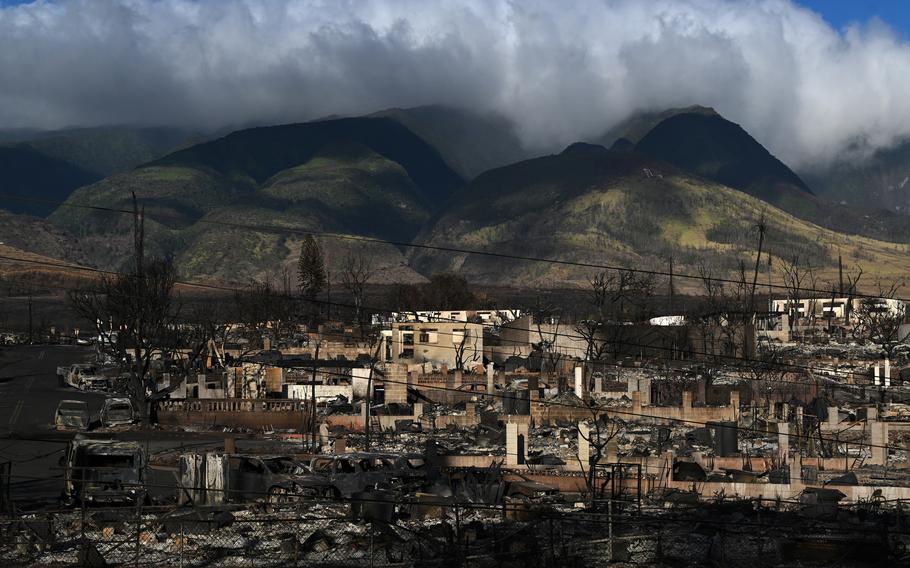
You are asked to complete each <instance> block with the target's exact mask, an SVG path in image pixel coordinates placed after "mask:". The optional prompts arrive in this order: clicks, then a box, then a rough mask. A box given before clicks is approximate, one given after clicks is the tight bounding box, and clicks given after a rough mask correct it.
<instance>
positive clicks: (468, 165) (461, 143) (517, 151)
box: [371, 105, 531, 179]
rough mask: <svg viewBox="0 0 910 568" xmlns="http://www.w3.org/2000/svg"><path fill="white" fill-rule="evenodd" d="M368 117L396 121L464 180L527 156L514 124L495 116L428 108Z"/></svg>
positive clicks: (462, 110) (384, 112)
mask: <svg viewBox="0 0 910 568" xmlns="http://www.w3.org/2000/svg"><path fill="white" fill-rule="evenodd" d="M371 116H380V117H387V118H391V119H393V120H396V121H398V122H400V123H401V124H402V125H404V126H405V127H407V128H408V129H409V130H411V131H412V132H414V133H415V134H417V135H418V136H420V137H421V138H423V139H424V140H425V141H426V142H427V143H429V144H430V145H432V146H433V147H434V148H436V149H437V150H438V151H439V153H440V155H441V156H442V157H443V159H444V160H445V161H446V163H447V164H449V166H450V167H451V168H452V169H454V170H455V171H457V172H458V173H459V174H460V175H461V176H462V177H463V178H465V179H471V178H474V177H476V176H477V175H478V174H480V173H481V172H484V171H486V170H489V169H492V168H497V167H499V166H504V165H507V164H511V163H514V162H518V161H520V160H525V159H527V158H530V157H531V154H530V153H529V151H528V150H526V149H525V148H524V146H523V145H522V143H521V140H519V139H518V135H517V134H516V133H515V127H514V125H513V124H512V123H511V122H509V121H508V119H506V118H504V117H502V116H499V115H495V114H482V113H475V112H472V111H468V110H464V109H458V108H454V107H447V106H442V105H429V106H422V107H415V108H407V109H400V108H395V109H389V110H385V111H381V112H378V113H375V114H373V115H371Z"/></svg>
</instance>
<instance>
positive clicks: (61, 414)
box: [54, 400, 91, 430]
mask: <svg viewBox="0 0 910 568" xmlns="http://www.w3.org/2000/svg"><path fill="white" fill-rule="evenodd" d="M90 424H91V417H90V415H89V411H88V404H87V403H85V402H84V401H81V400H61V401H60V404H58V405H57V410H56V412H54V427H55V428H56V429H57V430H87V429H88V428H89V425H90Z"/></svg>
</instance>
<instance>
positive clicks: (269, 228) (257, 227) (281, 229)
mask: <svg viewBox="0 0 910 568" xmlns="http://www.w3.org/2000/svg"><path fill="white" fill-rule="evenodd" d="M0 196H2V197H8V198H11V199H20V200H23V201H37V202H42V203H52V204H56V205H60V206H63V207H71V208H77V209H88V210H93V211H101V212H109V213H118V214H128V215H134V214H135V212H134V211H132V210H126V209H116V208H112V207H102V206H99V205H79V204H74V203H69V202H65V201H51V200H44V199H34V198H27V197H22V196H17V195H14V194H4V193H0ZM146 217H150V218H155V217H159V218H164V219H179V220H184V221H186V220H189V221H193V222H194V223H204V224H207V225H215V226H223V227H230V228H233V229H245V230H252V231H259V232H271V233H280V234H288V233H290V234H301V235H314V236H320V237H324V238H332V239H340V240H350V241H360V242H371V243H380V244H388V245H393V246H397V247H404V248H414V249H423V250H435V251H440V252H449V253H457V254H471V255H477V256H487V257H493V258H501V259H506V260H519V261H526V262H540V263H547V264H558V265H562V266H575V267H579V268H595V269H599V270H610V271H616V272H632V273H636V274H648V275H653V276H666V277H670V276H672V277H674V278H685V279H689V280H696V281H699V282H703V281H706V280H708V281H712V282H721V283H726V284H736V285H742V284H743V282H741V281H740V280H735V279H732V278H720V277H713V276H707V275H705V276H701V275H695V274H686V273H679V272H675V271H674V272H670V271H663V270H645V269H641V268H627V267H622V266H616V265H609V264H598V263H593V262H581V261H572V260H563V259H556V258H540V257H533V256H526V255H516V254H508V253H500V252H493V251H485V250H478V249H465V248H458V247H447V246H441V245H430V244H426V243H412V242H405V241H395V240H390V239H382V238H379V237H367V236H362V235H348V234H343V233H335V232H330V231H319V230H311V229H303V228H300V229H297V228H293V227H285V226H278V225H263V224H248V223H234V222H229V221H216V220H212V219H205V218H199V219H194V218H192V217H190V216H188V215H178V214H168V213H161V212H157V213H156V212H152V213H147V214H146ZM763 286H764V285H763ZM767 287H768V288H776V289H783V290H787V291H790V292H792V291H799V292H813V293H819V294H823V295H824V297H830V295H831V290H822V289H818V288H806V287H791V286H787V285H784V284H770V283H769V284H768V285H767ZM850 296H851V297H853V298H867V299H880V296H875V295H870V294H861V293H859V292H854V293H853V294H851V295H850ZM892 299H895V300H901V301H904V302H910V299H906V298H892Z"/></svg>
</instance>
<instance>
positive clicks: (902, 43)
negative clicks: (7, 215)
mask: <svg viewBox="0 0 910 568" xmlns="http://www.w3.org/2000/svg"><path fill="white" fill-rule="evenodd" d="M905 4H906V5H907V6H906V7H905ZM908 92H910V3H905V2H882V1H879V2H876V1H871V2H868V1H864V2H860V1H832V0H811V1H810V0H806V1H805V2H802V3H796V2H793V1H791V0H647V1H642V0H573V2H564V1H563V0H521V1H520V2H518V1H509V0H446V1H445V2H426V1H425V0H103V1H99V0H38V1H36V2H25V3H22V2H11V1H10V0H0V128H59V127H64V126H77V125H78V126H94V125H111V124H136V125H150V126H181V127H186V128H192V129H199V130H214V129H220V128H224V127H227V126H231V125H249V124H273V123H280V122H291V121H301V120H309V119H313V118H319V117H324V116H328V115H339V114H340V115H356V114H363V113H369V112H373V111H376V110H381V109H384V108H390V107H409V106H418V105H425V104H446V105H453V106H459V107H463V108H468V109H473V110H476V111H479V112H490V113H496V114H500V115H503V116H505V117H506V118H508V119H510V120H511V121H512V122H513V123H514V124H515V125H516V128H517V132H518V134H519V135H520V136H521V138H522V140H523V141H524V142H525V143H526V144H527V145H528V146H529V147H532V148H559V147H562V146H565V145H568V144H569V143H571V142H574V141H577V140H586V139H588V140H589V139H593V138H596V137H597V136H598V135H599V134H601V133H603V132H604V131H605V130H606V129H608V128H609V127H610V126H612V125H615V124H616V123H618V122H620V121H621V120H623V119H625V118H626V117H628V116H630V115H631V114H634V113H636V112H643V111H651V110H663V109H666V108H672V107H680V106H688V105H692V104H701V105H705V106H712V107H714V108H715V109H717V110H718V111H719V112H720V113H721V114H723V115H724V116H725V117H727V118H729V119H730V120H733V121H735V122H737V123H739V124H741V125H742V126H743V127H744V128H746V130H748V131H749V132H750V133H752V134H753V135H754V136H755V137H756V138H758V140H759V141H760V142H762V143H763V144H765V145H766V146H767V147H768V148H769V149H770V150H771V151H772V152H773V153H775V154H776V155H778V156H779V157H781V158H782V159H783V160H784V161H785V162H787V163H788V164H789V165H791V166H805V167H808V166H812V165H816V164H818V165H822V164H825V163H829V162H830V161H832V160H838V159H853V158H856V157H862V156H864V155H867V154H868V153H870V152H872V151H875V150H876V149H880V148H887V147H889V146H892V145H894V144H896V143H898V142H901V141H903V140H905V139H907V138H910V97H908V96H907V93H908Z"/></svg>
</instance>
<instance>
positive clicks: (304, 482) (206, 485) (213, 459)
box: [177, 452, 331, 505]
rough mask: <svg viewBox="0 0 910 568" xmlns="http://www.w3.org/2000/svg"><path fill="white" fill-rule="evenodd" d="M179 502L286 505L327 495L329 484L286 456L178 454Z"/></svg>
mask: <svg viewBox="0 0 910 568" xmlns="http://www.w3.org/2000/svg"><path fill="white" fill-rule="evenodd" d="M179 479H180V483H179V489H178V492H177V499H178V501H179V502H181V503H185V502H187V501H192V502H193V503H195V504H200V505H201V504H220V503H223V502H224V501H225V500H228V501H235V502H245V501H261V500H267V501H270V502H286V501H294V500H297V499H299V498H301V497H315V496H319V495H324V494H326V493H330V492H331V485H330V484H329V482H328V481H327V480H325V479H323V478H321V477H318V476H312V475H310V470H309V466H307V465H306V464H304V463H302V462H299V461H297V460H295V459H294V458H293V457H289V456H268V455H243V454H223V453H217V452H206V453H193V454H182V455H181V456H180V460H179Z"/></svg>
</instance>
